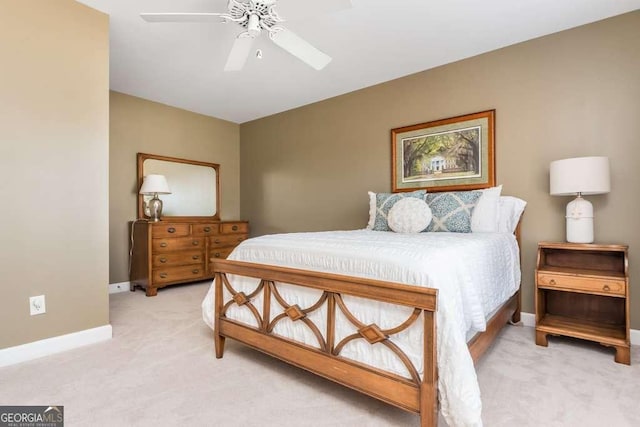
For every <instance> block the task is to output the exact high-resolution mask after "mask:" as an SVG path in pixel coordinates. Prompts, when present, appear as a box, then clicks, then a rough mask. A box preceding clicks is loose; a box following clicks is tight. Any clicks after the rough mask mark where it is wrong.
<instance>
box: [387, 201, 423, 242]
mask: <svg viewBox="0 0 640 427" xmlns="http://www.w3.org/2000/svg"><path fill="white" fill-rule="evenodd" d="M431 217H432V215H431V209H429V205H427V202H425V201H424V200H422V199H416V198H414V197H405V198H404V199H402V200H398V201H397V202H396V203H395V204H394V205H393V207H392V208H391V209H389V215H387V222H388V223H389V228H391V230H393V231H395V232H396V233H420V232H422V231H424V230H426V229H427V226H428V225H429V223H430V222H431Z"/></svg>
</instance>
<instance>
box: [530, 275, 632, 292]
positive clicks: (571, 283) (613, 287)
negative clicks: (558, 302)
mask: <svg viewBox="0 0 640 427" xmlns="http://www.w3.org/2000/svg"><path fill="white" fill-rule="evenodd" d="M538 287H541V288H548V289H560V290H566V291H572V290H573V291H578V292H580V291H583V292H589V293H594V294H600V295H614V296H621V297H624V296H625V294H626V286H625V281H624V280H613V279H597V278H593V277H579V276H564V275H561V274H552V273H538Z"/></svg>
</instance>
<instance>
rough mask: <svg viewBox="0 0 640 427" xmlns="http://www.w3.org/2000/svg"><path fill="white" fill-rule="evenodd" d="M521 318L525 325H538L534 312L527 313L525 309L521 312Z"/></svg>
mask: <svg viewBox="0 0 640 427" xmlns="http://www.w3.org/2000/svg"><path fill="white" fill-rule="evenodd" d="M520 320H521V321H522V324H523V325H524V326H529V327H530V328H535V327H536V315H535V314H533V313H525V312H524V311H523V312H522V313H520Z"/></svg>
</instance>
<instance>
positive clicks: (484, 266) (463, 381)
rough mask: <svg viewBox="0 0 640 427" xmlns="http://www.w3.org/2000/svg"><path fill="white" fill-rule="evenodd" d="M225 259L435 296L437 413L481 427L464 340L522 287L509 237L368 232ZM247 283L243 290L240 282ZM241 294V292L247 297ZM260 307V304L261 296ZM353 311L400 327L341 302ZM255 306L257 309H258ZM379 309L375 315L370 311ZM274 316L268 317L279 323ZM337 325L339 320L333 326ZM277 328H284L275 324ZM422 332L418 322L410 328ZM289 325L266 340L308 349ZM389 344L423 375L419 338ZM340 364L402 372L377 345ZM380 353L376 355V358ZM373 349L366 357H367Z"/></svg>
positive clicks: (209, 312) (350, 352)
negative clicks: (424, 290) (429, 291)
mask: <svg viewBox="0 0 640 427" xmlns="http://www.w3.org/2000/svg"><path fill="white" fill-rule="evenodd" d="M229 259H232V260H239V261H247V262H255V263H262V264H271V265H279V266H287V267H293V268H301V269H307V270H315V271H323V272H331V273H338V274H346V275H351V276H357V277H365V278H373V279H380V280H385V281H393V282H399V283H405V284H411V285H418V286H425V287H432V288H437V289H438V290H439V292H438V311H437V317H436V320H437V325H438V326H437V331H438V336H437V340H438V344H437V350H438V355H437V356H438V374H439V379H438V390H439V393H440V409H441V413H442V414H443V416H444V417H445V419H446V421H447V423H448V424H449V425H451V426H481V425H482V419H481V410H482V404H481V401H480V390H479V386H478V382H477V377H476V373H475V370H474V366H473V361H472V359H471V355H470V354H469V351H468V348H467V345H466V337H467V336H469V335H470V334H471V333H472V332H474V331H484V330H485V327H486V322H485V319H486V317H487V316H488V315H489V314H490V313H492V312H493V311H495V309H496V308H497V307H498V306H499V305H500V304H502V303H503V302H504V301H506V300H507V299H508V298H509V297H510V296H512V295H513V294H514V293H515V292H516V290H517V289H518V287H519V284H520V263H519V253H518V246H517V243H516V241H515V237H514V236H513V235H512V234H507V233H469V234H462V233H419V234H397V233H392V232H379V231H370V230H355V231H330V232H319V233H292V234H279V235H268V236H262V237H258V238H253V239H249V240H246V241H245V242H243V243H242V244H241V245H240V246H238V247H237V248H236V249H235V251H234V252H233V253H232V254H231V255H230V256H229ZM239 279H240V278H237V277H236V278H234V279H232V281H233V286H234V287H235V288H236V289H237V290H243V291H245V292H246V291H248V292H251V290H252V289H253V288H255V286H256V282H255V281H251V280H249V279H243V280H244V282H243V280H239ZM247 280H248V281H247ZM300 290H301V289H300V288H297V293H295V294H294V293H293V292H289V291H287V289H284V290H282V291H281V292H283V296H284V297H285V299H286V300H287V301H288V302H289V303H291V304H293V303H296V304H299V305H300V306H301V307H306V306H309V305H310V304H312V303H313V302H315V301H316V300H317V297H318V295H319V294H317V293H314V292H316V291H313V290H307V289H304V291H308V292H307V294H306V295H304V292H303V295H302V296H301V295H300ZM248 292H247V293H248ZM260 298H261V297H260ZM345 303H346V304H347V306H348V307H349V308H350V309H351V310H352V312H353V313H354V314H355V315H356V316H357V317H359V319H360V320H361V321H363V322H364V323H366V324H368V323H377V324H378V325H380V326H381V327H383V328H384V327H392V326H394V325H397V324H399V323H401V322H402V321H403V320H405V319H406V317H407V313H408V311H406V309H404V308H399V307H395V306H390V305H389V304H382V303H373V302H370V301H368V302H367V305H368V306H373V307H374V310H370V307H367V310H363V309H362V304H361V303H362V301H361V300H360V301H358V299H357V298H351V299H350V300H347V299H345ZM255 306H256V307H257V308H260V307H261V306H262V304H261V301H260V300H256V301H255ZM202 308H203V317H204V320H205V322H206V323H207V324H209V326H212V325H213V311H214V304H213V286H211V288H210V289H209V293H208V294H207V296H206V297H205V299H204V301H203V303H202ZM375 308H377V310H375ZM324 313H326V311H325V312H322V311H318V312H317V313H316V314H315V317H314V319H313V320H314V322H316V324H317V325H318V327H320V328H322V326H323V325H322V323H323V322H324V321H326V320H325V318H326V316H325V315H324ZM277 314H278V313H277V312H274V313H272V317H273V316H275V315H277ZM228 315H229V317H233V318H236V319H238V320H240V321H244V322H246V323H250V324H255V320H253V318H252V316H251V315H250V313H248V310H241V309H238V310H233V311H230V312H229V313H228ZM337 320H338V319H337ZM281 323H282V322H281ZM417 323H420V322H417ZM295 325H296V324H295V323H293V322H290V323H289V326H287V324H284V326H281V327H280V329H276V330H275V331H274V332H276V333H278V334H281V335H285V336H289V337H293V338H294V339H298V340H300V341H303V342H305V343H307V344H309V345H314V343H315V338H314V337H313V335H311V334H310V333H309V332H308V331H306V330H304V328H302V329H300V328H298V329H296V327H295ZM353 329H354V328H353V326H351V325H350V324H349V323H348V322H347V321H346V320H344V319H342V321H341V322H340V325H339V324H338V322H337V324H336V330H337V331H339V332H337V337H336V338H337V339H338V340H339V339H340V338H341V337H344V336H346V335H348V334H351V333H353ZM394 342H395V343H396V344H397V345H399V346H400V347H401V348H402V349H403V351H405V353H407V354H408V355H409V357H410V359H411V360H412V362H413V364H414V366H416V368H417V369H418V370H419V372H420V373H422V355H421V346H422V330H421V328H410V329H409V330H408V331H405V332H404V333H402V334H399V335H398V336H394ZM354 343H356V344H354V345H353V346H346V347H345V348H344V349H343V352H342V355H343V356H345V357H349V358H352V359H355V360H359V361H362V362H364V363H367V364H369V365H373V366H384V368H385V369H387V370H390V371H392V372H395V373H399V374H400V375H403V374H405V373H406V369H405V368H404V366H403V365H402V364H400V363H399V362H398V361H397V360H396V359H395V358H394V357H391V356H390V355H389V354H388V353H386V352H385V351H384V349H379V347H382V346H368V345H365V344H363V343H362V342H357V341H356V342H354ZM376 348H378V349H376ZM371 349H374V351H371ZM376 350H378V351H376Z"/></svg>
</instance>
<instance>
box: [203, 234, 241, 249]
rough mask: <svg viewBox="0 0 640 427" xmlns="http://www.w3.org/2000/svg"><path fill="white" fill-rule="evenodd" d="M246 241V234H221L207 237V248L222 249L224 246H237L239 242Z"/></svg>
mask: <svg viewBox="0 0 640 427" xmlns="http://www.w3.org/2000/svg"><path fill="white" fill-rule="evenodd" d="M244 240H247V235H246V234H228V235H227V234H221V235H219V236H211V237H209V248H211V249H214V248H224V247H226V246H237V245H238V244H239V243H240V242H242V241H244Z"/></svg>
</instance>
